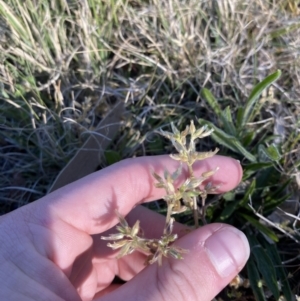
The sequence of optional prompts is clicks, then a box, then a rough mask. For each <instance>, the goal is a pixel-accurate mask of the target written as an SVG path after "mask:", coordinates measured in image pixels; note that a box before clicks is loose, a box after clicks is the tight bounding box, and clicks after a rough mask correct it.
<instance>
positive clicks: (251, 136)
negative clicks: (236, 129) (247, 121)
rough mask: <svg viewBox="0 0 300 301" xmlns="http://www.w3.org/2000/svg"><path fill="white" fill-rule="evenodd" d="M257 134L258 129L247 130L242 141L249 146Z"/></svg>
mask: <svg viewBox="0 0 300 301" xmlns="http://www.w3.org/2000/svg"><path fill="white" fill-rule="evenodd" d="M256 134H257V131H251V132H247V133H245V134H244V135H243V137H242V143H243V145H244V146H248V145H250V144H251V142H252V141H253V140H254V139H255V136H256Z"/></svg>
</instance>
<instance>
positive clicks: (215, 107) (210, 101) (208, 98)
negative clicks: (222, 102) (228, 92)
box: [201, 88, 222, 116]
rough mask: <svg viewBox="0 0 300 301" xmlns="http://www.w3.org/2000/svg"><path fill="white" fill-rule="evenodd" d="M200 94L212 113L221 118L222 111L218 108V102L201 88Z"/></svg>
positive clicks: (206, 90)
mask: <svg viewBox="0 0 300 301" xmlns="http://www.w3.org/2000/svg"><path fill="white" fill-rule="evenodd" d="M201 94H202V96H203V97H204V98H205V100H206V101H207V103H208V104H209V105H210V107H211V108H212V109H213V111H214V112H215V114H216V115H217V116H221V112H222V109H221V107H220V106H219V103H218V101H217V100H216V99H215V97H214V96H213V95H212V93H211V92H210V91H209V90H208V89H206V88H203V89H202V90H201Z"/></svg>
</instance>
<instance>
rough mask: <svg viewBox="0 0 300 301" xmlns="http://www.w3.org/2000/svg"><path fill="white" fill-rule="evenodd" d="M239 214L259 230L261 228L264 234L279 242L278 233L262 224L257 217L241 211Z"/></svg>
mask: <svg viewBox="0 0 300 301" xmlns="http://www.w3.org/2000/svg"><path fill="white" fill-rule="evenodd" d="M238 215H239V216H241V217H242V218H244V219H245V220H246V221H247V222H249V223H250V224H251V225H252V226H253V227H255V228H256V229H257V230H259V231H260V232H262V233H263V234H265V235H267V236H268V237H269V238H271V239H272V240H273V241H275V242H278V237H277V236H276V234H275V233H274V232H273V231H272V230H270V229H269V228H267V227H266V226H264V225H263V224H261V223H260V222H259V221H258V220H257V219H255V218H254V217H252V216H250V215H248V214H244V213H241V212H239V213H238Z"/></svg>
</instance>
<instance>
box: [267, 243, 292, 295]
mask: <svg viewBox="0 0 300 301" xmlns="http://www.w3.org/2000/svg"><path fill="white" fill-rule="evenodd" d="M262 244H263V246H264V247H265V248H266V250H267V252H268V254H269V256H270V258H271V260H272V262H273V264H274V265H275V271H276V275H277V279H278V280H279V281H280V284H281V291H282V293H283V295H284V297H285V299H286V300H291V301H293V300H295V296H294V295H293V292H292V290H291V287H290V284H289V281H288V273H287V272H286V271H285V269H284V267H283V266H282V263H281V258H280V255H279V253H278V250H277V247H276V245H275V244H270V243H269V242H267V241H266V240H265V239H264V240H263V242H262Z"/></svg>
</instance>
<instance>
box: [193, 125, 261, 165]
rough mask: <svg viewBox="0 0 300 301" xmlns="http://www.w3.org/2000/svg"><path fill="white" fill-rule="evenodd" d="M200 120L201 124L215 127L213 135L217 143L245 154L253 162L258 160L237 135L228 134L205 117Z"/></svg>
mask: <svg viewBox="0 0 300 301" xmlns="http://www.w3.org/2000/svg"><path fill="white" fill-rule="evenodd" d="M198 121H199V123H200V124H201V125H205V124H207V125H208V126H209V127H210V128H212V129H214V132H213V133H212V135H211V136H212V138H213V139H214V140H215V141H216V142H217V143H219V144H221V145H223V146H225V147H226V148H228V149H231V150H232V151H234V152H236V153H239V154H241V155H243V156H245V157H246V158H247V159H248V160H249V161H251V162H256V158H255V156H253V155H252V154H251V153H250V152H248V151H247V150H246V149H245V148H244V147H243V146H242V144H241V143H240V142H239V140H238V139H237V138H236V137H234V136H231V135H228V134H227V133H225V132H224V131H222V130H221V129H219V128H217V127H216V126H215V125H214V124H212V123H211V122H209V121H206V120H204V119H199V120H198Z"/></svg>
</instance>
